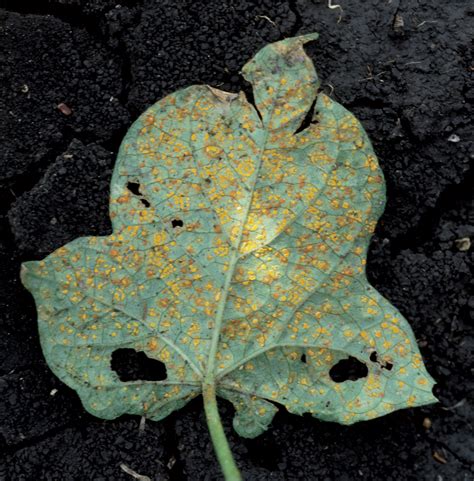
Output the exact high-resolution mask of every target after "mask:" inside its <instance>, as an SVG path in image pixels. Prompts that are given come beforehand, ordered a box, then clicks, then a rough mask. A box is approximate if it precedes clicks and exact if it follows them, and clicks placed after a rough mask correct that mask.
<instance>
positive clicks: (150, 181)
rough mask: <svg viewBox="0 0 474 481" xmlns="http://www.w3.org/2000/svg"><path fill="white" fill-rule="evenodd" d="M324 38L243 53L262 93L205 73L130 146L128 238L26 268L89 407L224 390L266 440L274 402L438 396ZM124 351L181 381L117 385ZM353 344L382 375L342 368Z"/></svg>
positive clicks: (378, 402) (152, 409)
mask: <svg viewBox="0 0 474 481" xmlns="http://www.w3.org/2000/svg"><path fill="white" fill-rule="evenodd" d="M315 38H316V34H312V35H306V36H303V37H297V38H290V39H287V40H283V41H281V42H277V43H274V44H271V45H269V46H267V47H265V48H264V49H262V50H261V51H260V52H259V53H258V54H257V55H256V56H255V57H254V58H253V59H252V60H251V61H250V62H248V63H247V64H246V65H245V66H244V68H243V70H242V72H243V75H244V77H245V78H246V79H247V80H248V81H249V82H250V84H251V85H252V87H253V95H254V99H255V105H253V104H252V103H251V102H250V101H249V100H248V99H247V98H246V96H245V94H244V93H242V92H241V93H239V94H233V93H227V92H222V91H220V90H217V89H214V88H210V87H207V86H192V87H189V88H186V89H183V90H180V91H178V92H176V93H174V94H171V95H169V96H168V97H166V98H164V99H162V100H160V101H159V102H157V103H156V104H155V105H153V106H152V107H151V108H149V109H148V110H147V111H146V112H145V113H144V114H143V115H142V116H141V117H140V118H139V119H138V120H137V121H136V122H135V123H134V124H133V126H132V127H131V128H130V130H129V132H128V133H127V135H126V137H125V139H124V141H123V143H122V146H121V148H120V152H119V156H118V159H117V163H116V166H115V171H114V175H113V179H112V186H111V196H110V216H111V219H112V223H113V234H112V235H110V236H106V237H86V238H80V239H76V240H75V241H73V242H71V243H69V244H67V245H66V246H64V247H62V248H60V249H58V250H57V251H55V252H54V253H52V254H51V255H49V256H48V257H47V258H46V259H45V260H43V261H40V262H27V263H25V264H24V270H23V274H22V279H23V282H24V284H25V286H26V287H27V288H28V289H29V290H30V291H31V292H32V293H33V295H34V297H35V301H36V304H37V309H38V322H39V330H40V337H41V342H42V346H43V350H44V353H45V356H46V359H47V361H48V363H49V365H50V367H51V369H52V370H53V371H54V372H55V373H56V375H57V376H58V377H59V378H61V379H62V380H63V381H64V382H65V383H66V384H68V385H69V386H71V387H72V388H74V389H75V390H77V392H78V394H79V396H80V398H81V400H82V402H83V404H84V407H85V408H86V409H87V410H88V411H89V412H91V413H92V414H94V415H96V416H99V417H102V418H106V419H111V418H115V417H117V416H119V415H121V414H123V413H131V414H138V415H144V416H146V417H148V418H150V419H155V420H159V419H162V418H164V417H165V416H167V415H168V414H169V413H171V412H172V411H174V410H176V409H178V408H180V407H182V406H183V405H184V404H186V403H187V402H188V401H189V400H190V399H191V398H193V397H195V396H197V395H199V394H200V393H201V392H203V391H204V393H205V392H206V389H207V388H208V387H209V386H211V387H212V390H216V391H217V394H218V395H219V396H221V397H223V398H226V399H228V400H229V401H231V402H232V403H233V404H234V406H235V408H236V415H235V419H234V427H235V429H236V430H237V432H238V433H239V434H241V435H243V436H248V437H253V436H256V435H258V434H260V433H261V432H262V431H264V430H265V429H267V427H268V425H269V423H270V422H271V419H272V417H273V415H274V413H275V412H276V410H277V409H276V407H275V405H274V404H273V402H276V403H279V404H282V405H284V406H285V407H286V408H287V409H288V410H289V411H290V412H292V413H296V414H303V413H306V412H308V413H311V414H312V415H314V416H315V417H317V418H320V419H323V420H329V421H337V422H339V423H344V424H350V423H353V422H356V421H361V420H366V419H371V418H374V417H377V416H382V415H384V414H387V413H388V412H391V411H393V410H395V409H399V408H404V407H407V406H418V405H422V404H427V403H431V402H434V401H435V398H434V397H433V395H432V392H431V389H432V386H433V381H432V379H431V377H430V376H429V375H428V373H427V372H426V370H425V368H424V366H423V363H422V360H421V356H420V353H419V351H418V348H417V346H416V342H415V339H414V337H413V334H412V331H411V329H410V327H409V325H408V323H407V322H406V320H405V319H404V318H403V317H402V316H401V314H400V313H399V312H398V311H397V309H396V308H395V307H394V306H392V305H391V304H390V303H389V302H388V301H387V300H386V299H384V298H383V297H382V296H381V295H380V294H379V293H378V292H377V291H376V290H375V289H374V288H373V287H372V286H370V285H369V283H368V282H367V279H366V275H365V262H366V261H365V259H366V255H367V247H368V243H369V239H370V236H371V235H372V233H373V230H374V227H375V225H376V221H377V219H378V218H379V216H380V215H381V212H382V210H383V207H384V201H385V191H384V181H383V176H382V172H381V170H380V168H379V166H378V163H377V159H376V157H375V155H374V152H373V150H372V147H371V144H370V141H369V140H368V138H367V135H366V134H365V132H364V130H363V128H362V126H361V125H360V123H359V122H358V121H357V120H356V118H355V117H354V116H353V115H352V114H351V113H350V112H348V111H347V110H346V109H344V108H343V107H342V106H341V105H339V104H338V103H337V102H335V101H334V100H332V99H331V98H330V97H328V96H326V95H324V94H322V93H317V89H318V78H317V75H316V72H315V70H314V67H313V64H312V62H311V61H310V59H309V58H308V57H307V55H306V54H305V52H304V50H303V47H302V46H303V44H304V43H305V42H308V41H310V40H313V39H315ZM314 102H315V105H314V113H312V107H313V103H314ZM308 114H309V115H312V117H310V118H306V117H307V115H308ZM119 348H131V349H134V350H136V351H143V352H145V353H146V355H147V356H148V357H150V358H153V359H157V360H159V361H161V362H162V363H164V365H165V367H166V379H165V380H162V381H133V382H122V381H120V379H119V377H118V375H117V373H116V372H115V371H113V370H112V369H111V365H110V363H111V357H112V353H113V352H114V351H116V350H117V349H119ZM350 356H351V357H352V358H355V359H357V360H358V361H359V362H360V363H363V364H364V365H365V366H366V368H367V374H366V375H365V376H363V377H360V376H359V378H358V379H356V380H350V379H348V380H346V381H344V382H336V381H337V380H333V379H332V377H331V369H332V368H333V367H334V366H335V365H337V364H338V362H339V361H342V360H344V359H347V358H349V357H350ZM212 395H213V394H212ZM211 397H212V396H211ZM216 412H217V411H216ZM211 417H212V416H211ZM208 418H209V419H210V415H209V412H208ZM210 424H212V423H211V421H210ZM212 431H213V430H212V427H211V434H212ZM220 460H221V462H223V461H222V459H221V458H220ZM224 471H225V468H224ZM229 479H231V478H229Z"/></svg>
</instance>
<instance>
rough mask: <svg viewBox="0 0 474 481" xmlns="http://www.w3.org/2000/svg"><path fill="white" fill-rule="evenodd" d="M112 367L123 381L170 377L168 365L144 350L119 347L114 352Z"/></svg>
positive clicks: (158, 379) (160, 379)
mask: <svg viewBox="0 0 474 481" xmlns="http://www.w3.org/2000/svg"><path fill="white" fill-rule="evenodd" d="M110 367H111V369H112V370H113V371H115V372H116V373H117V374H118V377H119V379H120V380H121V381H122V382H127V381H163V380H165V379H166V378H167V377H168V374H167V372H166V366H165V364H164V363H162V362H161V361H158V360H157V359H150V358H149V357H148V356H147V355H146V354H145V353H144V352H143V351H135V349H128V348H124V349H117V350H115V351H114V352H113V353H112V358H111V360H110Z"/></svg>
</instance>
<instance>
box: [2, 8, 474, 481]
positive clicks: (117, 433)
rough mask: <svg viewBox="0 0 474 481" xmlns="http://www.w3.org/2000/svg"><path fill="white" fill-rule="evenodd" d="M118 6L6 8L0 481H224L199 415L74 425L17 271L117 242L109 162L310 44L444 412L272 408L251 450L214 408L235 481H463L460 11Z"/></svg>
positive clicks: (383, 273)
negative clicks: (309, 37) (69, 251)
mask: <svg viewBox="0 0 474 481" xmlns="http://www.w3.org/2000/svg"><path fill="white" fill-rule="evenodd" d="M118 1H119V0H114V1H109V0H104V1H88V0H76V1H74V0H63V1H59V0H58V1H44V0H36V1H35V2H30V3H29V2H22V1H20V0H11V1H2V2H0V6H1V7H3V8H2V9H1V10H0V266H1V268H0V277H1V279H0V479H1V480H8V481H10V480H12V481H21V480H32V481H36V480H52V481H56V480H58V481H63V480H65V481H69V480H78V481H79V480H81V481H82V480H95V481H109V480H114V481H116V480H131V479H133V478H132V477H131V476H130V475H128V474H126V473H125V472H123V471H122V470H121V469H120V467H119V466H120V464H121V463H125V464H126V465H127V466H129V467H130V468H132V469H133V470H135V471H136V472H138V473H140V474H142V475H146V476H148V477H149V478H150V479H151V480H154V481H158V480H160V481H166V480H218V479H220V474H219V468H218V466H217V464H216V461H215V458H214V454H213V452H212V447H211V444H210V441H209V436H208V433H207V429H206V426H205V422H204V417H203V413H202V404H201V401H200V399H196V400H195V401H193V402H191V403H190V404H188V405H187V406H186V407H185V408H184V409H182V410H181V411H179V412H176V413H174V414H173V415H171V416H169V417H168V418H167V419H166V420H164V421H162V422H159V423H154V422H147V423H146V428H145V431H144V432H143V433H140V432H139V429H138V426H139V419H138V418H136V417H131V416H130V417H127V416H125V417H122V418H120V419H117V420H115V421H108V422H105V421H101V420H99V419H96V418H93V417H92V416H90V415H88V414H87V413H86V412H85V411H84V410H83V409H82V407H81V404H80V402H79V401H78V398H77V396H76V394H75V393H74V392H73V391H71V390H70V389H69V388H67V387H66V386H65V385H63V384H62V383H61V382H60V381H59V380H58V379H56V378H55V377H54V376H53V374H52V373H51V372H50V370H49V369H48V367H47V366H46V364H45V361H44V359H43V356H42V353H41V349H40V346H39V341H38V334H37V326H36V312H35V308H34V303H33V299H32V297H31V296H30V295H29V293H28V292H27V291H25V289H23V287H22V285H21V283H20V281H19V276H18V274H19V266H20V263H21V262H22V261H24V260H30V259H40V258H42V257H44V256H45V255H47V254H48V253H50V252H52V251H53V250H54V249H56V248H58V247H60V246H62V245H63V244H65V243H66V242H68V241H71V240H72V239H74V238H76V237H78V236H84V235H105V234H108V233H110V222H109V218H108V188H109V187H108V186H109V180H110V175H111V172H112V168H113V165H114V161H115V157H116V154H117V150H118V147H119V145H120V142H121V139H122V138H123V136H124V134H125V132H126V131H127V128H128V127H129V126H130V125H131V122H132V121H133V120H134V119H135V118H136V117H137V116H138V115H139V114H140V113H141V112H142V111H143V110H144V109H145V108H146V107H148V106H149V105H151V104H152V103H154V102H155V101H157V100H159V99H160V98H162V97H163V96H165V95H167V94H169V93H171V92H173V91H175V90H177V89H179V88H181V87H184V86H187V85H191V84H195V83H199V84H202V83H208V84H210V85H213V86H215V87H218V88H221V89H223V90H232V91H237V90H239V89H240V88H241V87H242V86H243V81H242V78H241V76H240V75H239V68H240V67H241V66H242V65H243V64H244V63H245V62H246V61H247V60H248V59H249V58H250V57H252V56H253V55H254V54H255V53H256V52H257V51H258V50H259V49H260V48H261V47H263V46H264V45H265V44H267V43H269V42H274V41H276V40H279V39H282V38H285V37H289V36H295V35H298V34H302V33H308V32H313V31H317V32H319V33H320V39H319V40H318V41H317V42H314V43H312V44H311V45H309V46H308V47H307V51H308V53H309V54H310V55H311V57H312V58H313V60H314V62H315V65H316V68H317V70H318V73H319V76H320V78H321V80H322V90H323V91H325V92H326V93H328V94H330V95H331V96H332V97H333V98H335V99H336V100H337V101H339V102H341V103H342V104H343V105H344V106H345V107H347V108H348V109H350V110H351V111H352V112H353V113H355V115H356V116H357V117H358V118H359V119H360V120H361V121H362V123H363V125H364V126H365V128H366V130H367V131H368V133H369V136H370V138H371V140H372V142H373V144H374V147H375V150H376V152H377V155H378V156H379V160H380V164H381V166H382V168H383V171H384V173H385V176H386V181H387V185H388V204H387V208H386V211H385V214H384V215H383V217H382V219H381V221H380V222H379V225H378V227H377V232H376V235H375V237H374V238H373V242H372V246H371V251H370V257H369V262H368V274H369V278H370V281H371V283H372V284H373V285H374V286H375V287H376V288H377V289H378V290H379V291H380V292H381V293H382V294H383V295H385V296H386V297H387V298H388V299H389V300H390V301H391V302H392V303H393V304H395V305H396V306H397V307H398V308H399V309H400V310H401V311H402V313H403V314H404V315H405V316H406V317H407V319H408V320H409V322H410V324H411V326H412V327H413V330H414V332H415V334H416V337H417V339H418V342H419V345H420V348H421V351H422V354H423V357H424V360H425V363H426V365H427V368H428V370H429V371H430V373H431V374H432V376H433V377H434V378H435V379H436V381H437V383H438V384H437V387H436V388H435V393H436V394H437V396H438V398H439V400H440V402H439V404H435V405H432V406H429V407H424V408H417V409H408V410H403V411H398V412H395V413H393V414H391V415H388V416H386V417H383V418H379V419H377V420H374V421H371V422H365V423H359V424H356V425H354V426H352V427H343V426H339V425H336V424H332V423H322V422H318V421H317V420H315V419H312V418H310V417H296V416H292V415H290V414H288V413H286V412H284V411H283V410H282V411H281V412H280V413H279V414H278V415H277V416H276V418H275V420H274V422H273V423H272V426H271V428H270V430H269V431H268V432H267V433H265V434H264V435H262V436H260V437H259V438H257V439H255V440H245V439H242V438H239V437H238V436H236V435H235V434H234V433H233V431H232V429H231V427H230V422H231V417H232V408H231V407H230V405H228V404H227V403H225V402H221V404H220V405H221V411H222V415H223V417H224V421H225V423H226V427H227V430H228V433H229V438H230V443H231V447H232V450H233V452H234V453H235V456H236V459H237V462H238V464H239V466H240V467H241V469H242V471H243V474H244V478H245V479H246V480H318V481H332V480H335V481H336V480H337V481H352V480H364V481H371V480H384V481H404V480H417V481H422V480H430V481H443V480H446V481H448V480H449V481H466V480H473V479H474V468H473V462H474V449H473V441H472V432H473V424H474V422H473V421H474V419H473V392H474V389H473V387H474V382H473V379H474V377H473V365H472V359H473V352H472V351H473V346H474V336H473V331H472V325H473V320H474V297H473V296H472V292H473V281H472V274H473V272H472V270H473V247H470V248H468V244H469V241H468V240H466V238H467V239H469V238H471V239H472V238H473V236H474V205H473V185H474V175H473V169H472V156H473V154H472V152H473V150H472V143H470V141H472V138H473V136H472V134H473V132H472V127H473V125H472V109H471V106H472V101H473V99H474V90H473V86H472V83H469V82H470V77H471V78H472V74H473V71H474V62H473V59H472V58H471V57H470V52H472V50H471V48H472V45H471V43H470V42H471V37H470V34H472V32H473V31H474V24H473V20H474V9H473V6H472V3H471V2H470V1H469V0H450V1H449V2H447V1H442V0H438V1H436V0H432V1H423V0H370V1H369V0H367V1H363V0H360V1H359V0H339V2H338V3H339V4H340V5H341V7H342V10H341V9H340V8H332V9H331V8H329V7H328V2H327V1H326V0H324V1H323V0H321V1H317V0H313V1H312V0H290V1H282V0H258V1H250V0H240V1H238V0H235V1H231V0H209V1H202V2H199V1H196V0H194V1H193V0H185V1H183V0H173V1H168V0H161V1H156V0H141V1H138V2H132V1H129V0H122V1H120V4H118V3H117V2H118ZM335 3H336V2H333V4H335ZM61 103H63V104H65V105H66V106H67V107H68V108H69V109H70V111H69V110H68V109H67V108H65V107H62V108H58V105H59V104H61ZM459 239H464V240H463V241H459ZM456 241H458V242H456ZM132 364H133V363H132ZM130 368H131V369H136V370H138V371H139V370H140V369H141V368H140V366H138V365H135V366H133V365H132V366H131V367H130Z"/></svg>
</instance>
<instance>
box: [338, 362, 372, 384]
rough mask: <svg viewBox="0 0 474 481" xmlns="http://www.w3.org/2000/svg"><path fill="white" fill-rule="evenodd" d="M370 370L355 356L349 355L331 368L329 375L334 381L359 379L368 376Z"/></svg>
mask: <svg viewBox="0 0 474 481" xmlns="http://www.w3.org/2000/svg"><path fill="white" fill-rule="evenodd" d="M368 372H369V370H368V369H367V366H366V365H365V364H364V363H363V362H360V361H359V360H358V359H356V358H355V357H352V356H349V358H348V359H342V360H341V361H339V362H338V363H337V364H335V365H334V366H333V367H332V368H331V369H330V370H329V376H330V377H331V379H332V380H333V381H334V382H337V383H339V382H345V381H357V380H358V379H362V378H363V377H366V376H367V374H368Z"/></svg>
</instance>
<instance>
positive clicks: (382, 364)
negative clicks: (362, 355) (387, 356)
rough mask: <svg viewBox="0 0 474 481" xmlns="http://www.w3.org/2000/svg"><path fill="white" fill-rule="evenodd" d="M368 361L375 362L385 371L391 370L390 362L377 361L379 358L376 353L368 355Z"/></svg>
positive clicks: (391, 364)
mask: <svg viewBox="0 0 474 481" xmlns="http://www.w3.org/2000/svg"><path fill="white" fill-rule="evenodd" d="M369 359H370V360H371V361H372V362H376V363H377V364H379V365H380V367H381V368H382V369H386V370H387V371H391V370H392V368H393V363H392V362H390V361H385V362H383V361H379V357H378V355H377V352H376V351H374V352H371V353H370V356H369Z"/></svg>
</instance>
